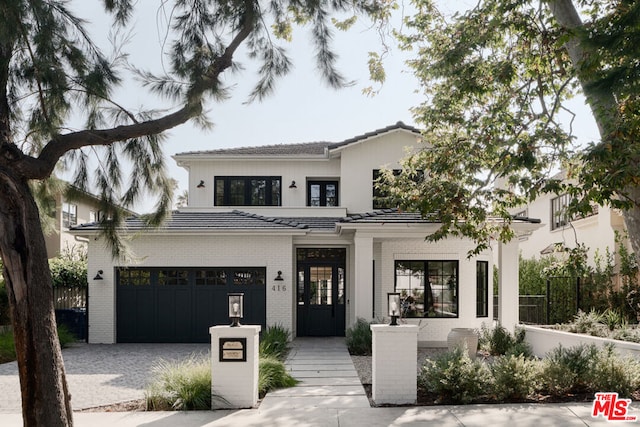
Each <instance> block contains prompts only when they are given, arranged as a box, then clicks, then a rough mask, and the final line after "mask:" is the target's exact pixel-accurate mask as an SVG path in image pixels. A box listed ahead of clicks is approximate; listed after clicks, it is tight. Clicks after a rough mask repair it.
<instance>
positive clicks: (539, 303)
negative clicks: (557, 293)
mask: <svg viewBox="0 0 640 427" xmlns="http://www.w3.org/2000/svg"><path fill="white" fill-rule="evenodd" d="M519 301H520V302H519V307H518V309H519V310H518V311H519V316H520V322H521V323H526V324H527V325H544V324H546V321H547V297H546V295H520V298H519ZM493 320H498V295H494V296H493Z"/></svg>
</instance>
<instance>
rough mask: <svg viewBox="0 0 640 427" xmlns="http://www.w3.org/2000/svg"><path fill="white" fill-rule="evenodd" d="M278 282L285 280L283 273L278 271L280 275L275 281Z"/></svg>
mask: <svg viewBox="0 0 640 427" xmlns="http://www.w3.org/2000/svg"><path fill="white" fill-rule="evenodd" d="M273 280H275V281H277V282H282V281H283V280H284V279H283V278H282V271H280V270H278V275H277V276H276V278H275V279H273Z"/></svg>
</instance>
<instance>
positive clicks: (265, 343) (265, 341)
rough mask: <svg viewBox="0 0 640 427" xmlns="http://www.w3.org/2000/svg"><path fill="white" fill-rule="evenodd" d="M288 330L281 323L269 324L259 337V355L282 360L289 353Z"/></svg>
mask: <svg viewBox="0 0 640 427" xmlns="http://www.w3.org/2000/svg"><path fill="white" fill-rule="evenodd" d="M289 336H290V333H289V331H288V330H287V329H286V328H284V327H283V326H281V325H274V326H269V327H268V328H267V329H266V330H265V331H264V332H262V336H261V337H260V348H259V352H260V357H275V358H276V359H278V360H282V361H284V360H285V359H286V358H287V354H288V353H289Z"/></svg>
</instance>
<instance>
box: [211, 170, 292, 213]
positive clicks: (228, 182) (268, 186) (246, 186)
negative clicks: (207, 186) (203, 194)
mask: <svg viewBox="0 0 640 427" xmlns="http://www.w3.org/2000/svg"><path fill="white" fill-rule="evenodd" d="M281 183H282V178H281V177H279V176H217V177H216V180H215V195H214V198H215V206H280V205H281V204H282V200H281V196H280V195H281V188H282V185H281Z"/></svg>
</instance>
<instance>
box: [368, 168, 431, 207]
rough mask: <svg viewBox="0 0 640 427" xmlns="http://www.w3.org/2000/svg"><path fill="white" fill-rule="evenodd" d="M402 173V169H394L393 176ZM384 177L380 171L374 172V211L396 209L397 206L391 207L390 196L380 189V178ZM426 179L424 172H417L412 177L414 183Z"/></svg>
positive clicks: (375, 170)
mask: <svg viewBox="0 0 640 427" xmlns="http://www.w3.org/2000/svg"><path fill="white" fill-rule="evenodd" d="M401 173H402V169H393V176H399V175H400V174H401ZM381 175H382V173H381V171H380V169H374V170H373V208H374V209H386V208H395V207H397V206H390V204H389V200H388V197H389V194H388V193H387V192H386V191H384V190H383V189H381V188H378V185H377V184H378V182H379V179H380V176H381ZM423 178H424V171H417V172H416V173H415V174H414V175H413V176H412V177H411V180H412V181H414V182H419V181H422V179H423Z"/></svg>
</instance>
